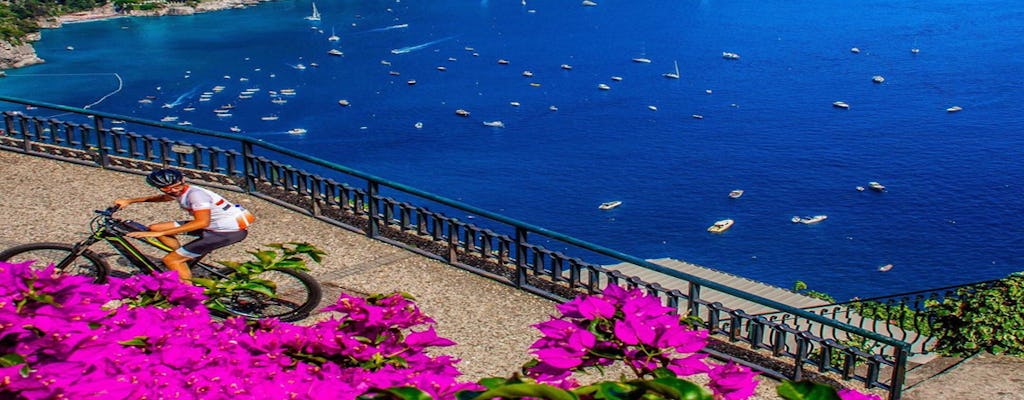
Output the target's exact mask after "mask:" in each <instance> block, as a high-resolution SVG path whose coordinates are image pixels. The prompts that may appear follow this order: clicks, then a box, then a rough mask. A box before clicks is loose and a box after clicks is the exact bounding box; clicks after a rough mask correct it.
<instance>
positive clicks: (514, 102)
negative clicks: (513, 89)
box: [508, 101, 520, 107]
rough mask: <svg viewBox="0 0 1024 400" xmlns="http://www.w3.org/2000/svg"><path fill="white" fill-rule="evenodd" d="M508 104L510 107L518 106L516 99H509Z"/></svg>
mask: <svg viewBox="0 0 1024 400" xmlns="http://www.w3.org/2000/svg"><path fill="white" fill-rule="evenodd" d="M508 104H509V105H510V106H512V107H519V106H520V104H519V102H518V101H510V102H509V103H508Z"/></svg>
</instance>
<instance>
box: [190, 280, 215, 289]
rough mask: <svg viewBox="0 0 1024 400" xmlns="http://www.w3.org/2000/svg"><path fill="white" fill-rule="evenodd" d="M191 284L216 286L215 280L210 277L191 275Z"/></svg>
mask: <svg viewBox="0 0 1024 400" xmlns="http://www.w3.org/2000/svg"><path fill="white" fill-rule="evenodd" d="M192 284H194V285H199V286H202V287H204V288H206V289H213V288H215V287H217V281H215V280H213V279H210V278H196V277H192Z"/></svg>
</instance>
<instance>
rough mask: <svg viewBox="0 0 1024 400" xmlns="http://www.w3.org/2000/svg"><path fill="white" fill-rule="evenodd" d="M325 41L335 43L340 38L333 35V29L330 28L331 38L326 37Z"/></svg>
mask: <svg viewBox="0 0 1024 400" xmlns="http://www.w3.org/2000/svg"><path fill="white" fill-rule="evenodd" d="M327 40H330V41H332V42H337V41H339V40H341V37H339V36H338V35H337V34H335V33H334V27H333V26H332V27H331V36H328V37H327Z"/></svg>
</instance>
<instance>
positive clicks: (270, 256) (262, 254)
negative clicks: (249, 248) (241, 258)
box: [253, 250, 277, 265]
mask: <svg viewBox="0 0 1024 400" xmlns="http://www.w3.org/2000/svg"><path fill="white" fill-rule="evenodd" d="M253 255H254V256H256V258H257V259H259V260H260V263H262V264H263V265H272V264H274V259H276V258H277V252H276V251H272V250H263V251H258V252H256V253H254V254H253Z"/></svg>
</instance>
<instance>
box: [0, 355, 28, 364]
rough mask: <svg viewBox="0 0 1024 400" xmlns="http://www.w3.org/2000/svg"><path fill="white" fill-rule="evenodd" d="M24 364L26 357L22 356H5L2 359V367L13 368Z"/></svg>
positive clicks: (0, 359) (0, 361)
mask: <svg viewBox="0 0 1024 400" xmlns="http://www.w3.org/2000/svg"><path fill="white" fill-rule="evenodd" d="M24 363H25V357H22V356H21V355H20V354H15V353H11V354H4V355H3V356H2V357H0V367H12V366H15V365H18V364H24Z"/></svg>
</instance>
